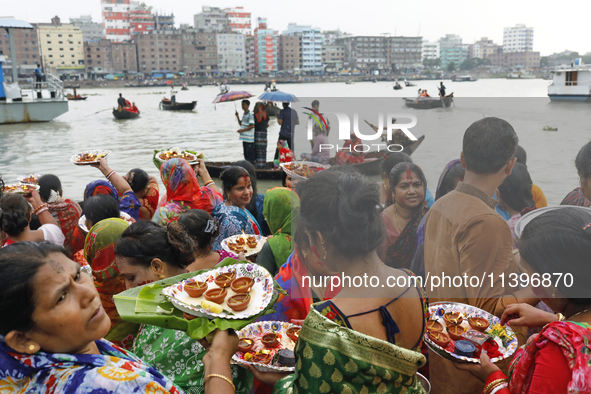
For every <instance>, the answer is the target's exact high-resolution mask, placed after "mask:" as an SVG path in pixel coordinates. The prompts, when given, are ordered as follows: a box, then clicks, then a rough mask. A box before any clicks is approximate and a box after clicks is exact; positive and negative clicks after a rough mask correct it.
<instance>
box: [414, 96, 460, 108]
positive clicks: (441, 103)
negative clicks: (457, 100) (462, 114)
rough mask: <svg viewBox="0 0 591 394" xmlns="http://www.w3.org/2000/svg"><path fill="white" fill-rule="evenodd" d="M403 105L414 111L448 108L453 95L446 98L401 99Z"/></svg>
mask: <svg viewBox="0 0 591 394" xmlns="http://www.w3.org/2000/svg"><path fill="white" fill-rule="evenodd" d="M403 100H404V104H406V106H407V107H410V108H415V109H432V108H441V107H445V108H447V107H449V106H450V105H451V104H452V103H453V101H454V94H453V93H450V94H448V95H447V96H445V97H443V98H441V97H419V98H412V99H411V98H403Z"/></svg>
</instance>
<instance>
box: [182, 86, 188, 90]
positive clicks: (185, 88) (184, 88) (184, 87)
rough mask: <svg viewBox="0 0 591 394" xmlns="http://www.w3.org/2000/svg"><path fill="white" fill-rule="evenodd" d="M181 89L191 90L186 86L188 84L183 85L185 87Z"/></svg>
mask: <svg viewBox="0 0 591 394" xmlns="http://www.w3.org/2000/svg"><path fill="white" fill-rule="evenodd" d="M181 90H189V88H188V87H186V86H183V87H182V88H181Z"/></svg>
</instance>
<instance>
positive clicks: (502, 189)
mask: <svg viewBox="0 0 591 394" xmlns="http://www.w3.org/2000/svg"><path fill="white" fill-rule="evenodd" d="M532 184H533V182H532V180H531V177H530V176H529V172H527V167H525V166H524V165H523V164H521V163H515V166H513V171H511V175H509V176H508V177H507V178H505V180H504V181H503V183H502V184H501V186H499V194H500V197H501V198H502V199H503V202H504V203H505V204H507V205H508V206H509V207H510V208H511V209H513V210H515V211H517V212H521V211H522V210H523V209H524V208H530V207H533V206H534V205H535V202H534V197H533V195H532V192H531V187H532Z"/></svg>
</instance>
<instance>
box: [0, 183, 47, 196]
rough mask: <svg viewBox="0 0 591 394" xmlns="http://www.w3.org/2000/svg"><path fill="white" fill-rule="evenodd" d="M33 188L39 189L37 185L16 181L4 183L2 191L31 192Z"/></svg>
mask: <svg viewBox="0 0 591 394" xmlns="http://www.w3.org/2000/svg"><path fill="white" fill-rule="evenodd" d="M33 190H39V185H30V184H27V183H17V184H15V185H4V187H3V188H2V191H3V192H4V193H18V194H31V192H32V191H33Z"/></svg>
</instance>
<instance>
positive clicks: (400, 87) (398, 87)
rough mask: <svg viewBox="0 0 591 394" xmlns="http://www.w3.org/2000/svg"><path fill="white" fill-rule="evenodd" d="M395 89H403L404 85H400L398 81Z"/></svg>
mask: <svg viewBox="0 0 591 394" xmlns="http://www.w3.org/2000/svg"><path fill="white" fill-rule="evenodd" d="M393 89H394V90H400V89H402V85H400V84H399V83H398V82H396V85H394V88H393Z"/></svg>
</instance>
